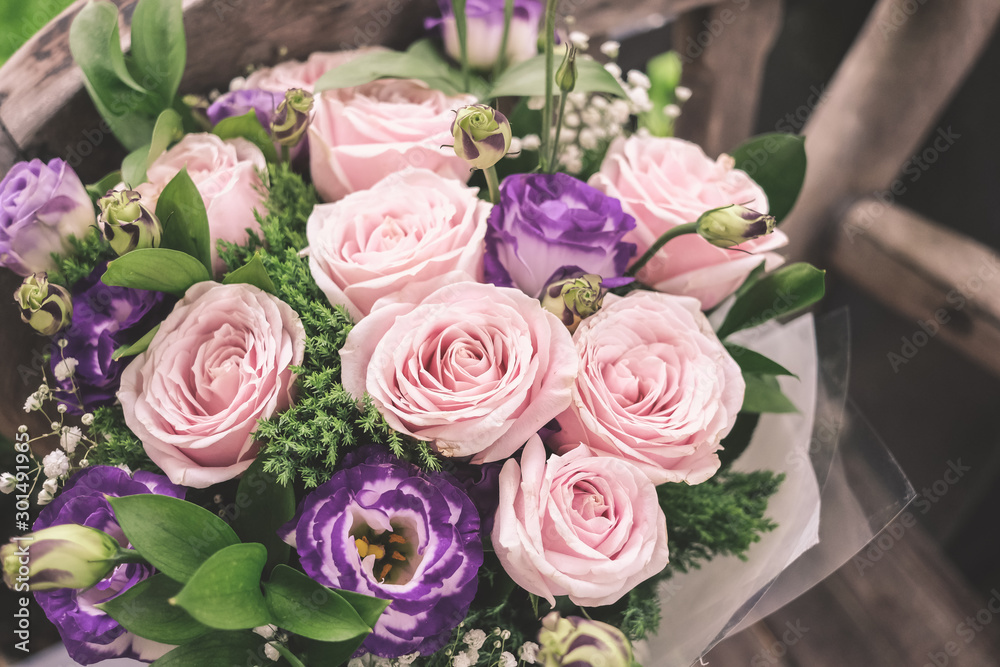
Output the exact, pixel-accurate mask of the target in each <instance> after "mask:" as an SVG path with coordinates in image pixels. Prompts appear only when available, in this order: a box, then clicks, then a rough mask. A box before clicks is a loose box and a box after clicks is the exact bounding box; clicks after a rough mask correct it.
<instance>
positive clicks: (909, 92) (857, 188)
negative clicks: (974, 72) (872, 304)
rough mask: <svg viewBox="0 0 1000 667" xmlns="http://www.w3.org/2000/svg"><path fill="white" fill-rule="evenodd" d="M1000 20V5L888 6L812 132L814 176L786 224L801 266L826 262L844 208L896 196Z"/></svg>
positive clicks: (889, 0)
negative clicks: (877, 196)
mask: <svg viewBox="0 0 1000 667" xmlns="http://www.w3.org/2000/svg"><path fill="white" fill-rule="evenodd" d="M998 19H1000V2H997V0H948V1H947V2H942V1H933V0H931V1H927V2H917V1H916V0H879V2H878V4H877V5H876V7H875V9H874V10H873V11H872V13H871V15H870V16H869V18H868V21H867V22H866V23H865V26H864V28H863V29H862V31H861V33H860V34H859V36H858V39H857V41H856V42H855V44H854V46H853V47H852V48H851V50H850V52H849V53H848V55H847V56H846V58H845V59H844V61H843V62H842V63H841V65H840V68H839V69H838V71H837V74H836V76H835V77H834V79H833V81H832V82H831V84H830V85H829V87H828V88H827V89H826V92H827V95H826V96H825V98H824V100H823V101H822V102H821V103H820V104H819V106H818V107H817V109H816V111H815V112H814V113H813V115H812V117H811V118H810V119H809V122H808V123H807V124H806V127H805V131H804V134H805V135H806V149H807V151H808V155H809V170H808V171H807V173H806V181H805V185H804V187H803V190H802V194H801V196H800V197H799V203H798V205H797V206H796V207H795V210H793V211H792V213H791V215H790V216H789V217H788V219H787V220H786V221H785V222H784V223H783V229H784V230H785V231H786V232H787V233H788V235H789V237H790V238H791V243H790V245H789V253H788V254H789V255H790V256H791V257H792V258H793V259H800V258H808V257H810V256H817V255H820V254H821V253H822V250H823V249H824V246H825V245H826V243H825V242H826V238H827V237H828V236H829V234H831V233H833V225H834V223H835V221H836V220H837V219H838V218H839V217H840V214H841V213H842V211H843V210H844V209H846V208H847V207H848V206H850V205H851V204H852V203H853V202H854V200H855V199H857V198H859V197H862V196H868V195H871V194H873V193H874V192H877V191H882V190H886V189H888V188H890V186H891V185H892V182H893V179H895V178H896V176H897V175H898V174H899V172H900V169H901V168H902V167H903V164H904V163H905V162H906V160H907V159H908V158H910V157H911V156H912V155H913V154H914V153H915V152H916V151H917V149H918V148H919V147H920V146H921V144H922V143H923V142H924V141H925V140H926V139H927V138H928V137H931V136H932V135H934V134H935V133H936V130H937V128H935V127H934V122H935V119H936V118H937V117H938V116H939V115H940V113H941V112H942V111H943V110H944V108H945V107H946V106H947V104H948V102H949V101H950V100H951V98H952V96H953V95H954V94H955V92H956V91H957V90H958V87H959V86H960V85H961V84H962V81H963V80H964V78H965V76H966V75H967V74H968V73H969V71H970V70H971V69H972V66H973V65H974V64H975V62H976V60H977V59H978V57H979V54H980V53H982V50H983V49H984V48H985V45H986V44H987V41H988V40H989V37H990V36H991V34H992V33H993V30H994V28H995V26H996V24H997V21H998ZM941 129H943V130H945V131H947V128H941ZM890 192H891V191H890Z"/></svg>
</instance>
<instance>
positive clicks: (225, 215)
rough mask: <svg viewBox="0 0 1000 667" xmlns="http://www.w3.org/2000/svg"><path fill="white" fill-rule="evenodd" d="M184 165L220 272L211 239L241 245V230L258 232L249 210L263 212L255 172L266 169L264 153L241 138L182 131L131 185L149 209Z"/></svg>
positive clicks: (260, 187)
mask: <svg viewBox="0 0 1000 667" xmlns="http://www.w3.org/2000/svg"><path fill="white" fill-rule="evenodd" d="M185 167H187V171H188V175H189V176H190V177H191V180H192V181H194V184H195V186H196V187H197V188H198V192H200V193H201V198H202V201H204V202H205V210H206V211H207V212H208V227H209V232H210V233H211V237H212V265H213V266H214V267H215V272H216V274H221V273H222V272H224V271H225V270H226V266H225V264H224V263H223V262H222V260H220V259H219V255H218V252H217V251H216V248H215V242H216V241H217V240H219V239H222V240H224V241H229V242H231V243H241V244H242V243H246V242H247V240H248V238H249V236H248V234H247V229H252V230H254V231H260V224H259V223H258V222H257V218H255V217H254V210H257V211H258V212H260V213H262V214H263V213H265V212H266V211H265V209H264V200H265V193H264V184H263V182H261V180H260V176H258V174H257V172H258V170H260V171H266V169H267V163H266V162H265V161H264V154H263V153H261V152H260V149H259V148H257V147H256V146H254V145H253V144H252V143H250V142H249V141H247V140H246V139H239V138H237V139H227V140H225V141H223V140H222V139H220V138H219V137H217V136H215V135H214V134H203V133H202V134H188V135H185V136H184V138H183V139H181V140H180V142H179V143H178V144H177V145H176V146H174V147H173V148H171V149H170V150H168V151H167V152H166V153H164V154H163V155H161V156H160V157H158V158H156V160H155V161H154V162H153V165H152V166H151V167H150V168H149V169H148V170H147V171H146V179H147V181H148V182H147V183H143V184H141V185H139V186H138V187H136V190H137V191H138V192H139V194H140V195H142V199H143V203H144V204H146V205H147V206H148V207H149V208H150V209H151V210H155V207H156V202H157V200H158V199H159V198H160V193H161V192H163V188H165V187H166V186H167V184H168V183H169V182H170V181H171V180H172V179H173V177H174V176H176V175H177V174H178V172H180V170H181V169H184V168H185Z"/></svg>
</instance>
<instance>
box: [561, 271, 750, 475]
mask: <svg viewBox="0 0 1000 667" xmlns="http://www.w3.org/2000/svg"><path fill="white" fill-rule="evenodd" d="M573 341H574V342H575V343H576V349H577V352H578V355H579V357H580V375H579V377H577V380H576V384H575V385H574V387H573V403H572V405H571V406H570V408H569V410H567V411H566V412H564V413H562V414H561V415H559V417H558V420H559V426H560V427H561V428H562V430H561V431H559V432H558V433H556V434H554V435H553V436H552V439H551V442H550V443H549V444H550V445H551V446H553V448H554V449H555V450H556V451H558V452H560V453H562V452H565V451H567V450H568V449H572V448H573V447H576V446H577V444H578V443H581V442H582V443H584V444H586V445H587V447H588V448H589V449H590V451H591V452H592V453H593V454H596V455H600V456H611V457H615V458H621V459H626V460H628V461H631V462H632V463H635V464H636V465H638V466H639V467H640V468H641V469H642V470H643V472H645V473H646V474H647V475H648V476H649V478H650V479H651V480H652V481H653V483H654V484H662V483H663V482H687V483H688V484H699V483H701V482H704V481H705V480H706V479H708V478H709V477H711V476H712V475H714V474H715V471H716V470H718V469H719V455H718V453H717V452H718V450H719V449H721V446H720V445H719V442H720V441H721V440H722V438H724V437H725V436H726V435H727V434H728V433H729V431H730V430H731V429H732V428H733V423H734V422H735V421H736V415H737V413H738V412H739V411H740V407H741V406H742V405H743V391H744V383H743V375H742V374H741V372H740V367H739V366H738V365H737V364H736V362H735V361H733V358H732V357H731V356H729V353H728V352H727V351H726V348H724V347H723V346H722V343H721V342H720V341H719V339H718V338H717V337H716V335H715V332H714V331H712V327H711V325H710V324H709V323H708V319H707V318H706V317H705V316H704V315H703V314H702V312H701V309H700V306H699V303H698V301H697V300H696V299H692V298H690V297H683V296H673V295H670V294H658V293H656V292H647V291H636V292H632V293H631V294H629V295H628V296H627V297H624V298H622V297H616V296H614V295H608V296H607V297H606V298H605V300H604V307H603V308H601V310H600V311H599V312H598V313H597V314H596V315H593V316H592V317H589V318H587V319H585V320H584V321H583V323H581V324H580V327H579V328H578V329H577V330H576V333H575V334H574V335H573Z"/></svg>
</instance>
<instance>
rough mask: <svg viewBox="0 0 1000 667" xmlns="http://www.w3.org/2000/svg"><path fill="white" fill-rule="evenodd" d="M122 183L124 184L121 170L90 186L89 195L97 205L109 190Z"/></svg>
mask: <svg viewBox="0 0 1000 667" xmlns="http://www.w3.org/2000/svg"><path fill="white" fill-rule="evenodd" d="M121 182H122V172H121V171H120V170H119V171H113V172H111V173H110V174H108V175H107V176H105V177H104V178H102V179H101V180H99V181H97V182H96V183H94V184H92V185H88V186H87V193H88V194H89V195H90V198H91V199H92V200H94V203H95V204H96V203H97V200H98V199H100V198H101V197H104V196H105V195H107V194H108V190H111V189H112V188H113V187H115V186H116V185H118V184H119V183H121Z"/></svg>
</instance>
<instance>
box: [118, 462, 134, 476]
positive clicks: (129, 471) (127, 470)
mask: <svg viewBox="0 0 1000 667" xmlns="http://www.w3.org/2000/svg"><path fill="white" fill-rule="evenodd" d="M118 469H119V470H121V471H122V472H124V473H125V474H126V475H128V476H129V477H131V476H132V469H131V468H129V467H128V466H127V465H125V464H124V463H122V464H121V465H119V466H118Z"/></svg>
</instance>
